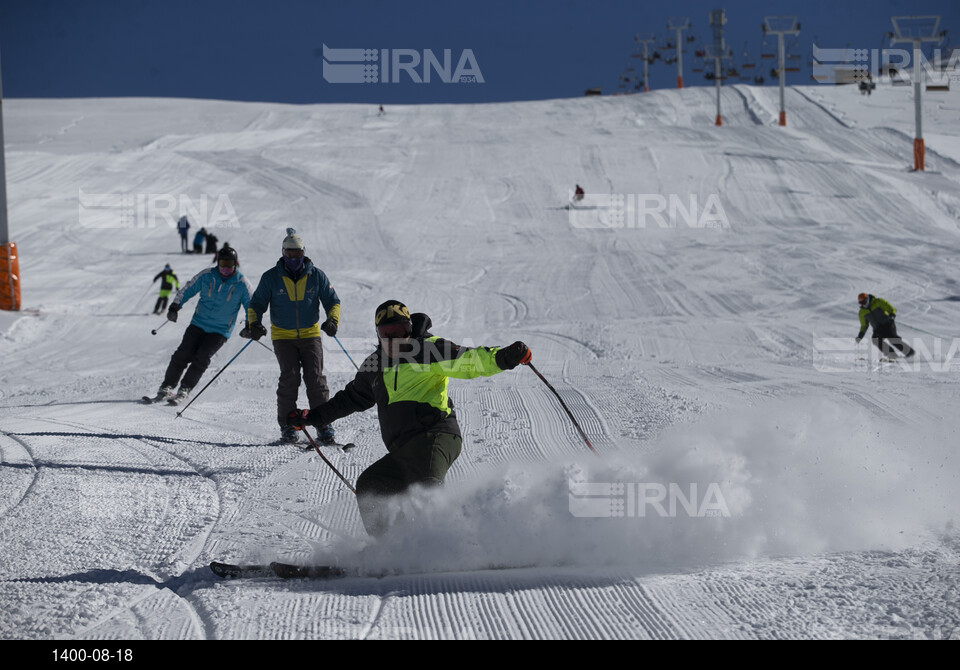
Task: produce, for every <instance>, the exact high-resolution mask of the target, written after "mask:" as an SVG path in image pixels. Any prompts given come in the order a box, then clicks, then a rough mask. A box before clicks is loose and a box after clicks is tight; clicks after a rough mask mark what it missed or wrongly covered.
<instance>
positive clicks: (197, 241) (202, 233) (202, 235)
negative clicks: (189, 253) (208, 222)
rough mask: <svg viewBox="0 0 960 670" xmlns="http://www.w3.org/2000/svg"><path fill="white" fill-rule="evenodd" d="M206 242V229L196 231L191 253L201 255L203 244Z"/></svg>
mask: <svg viewBox="0 0 960 670" xmlns="http://www.w3.org/2000/svg"><path fill="white" fill-rule="evenodd" d="M206 241H207V229H206V228H201V229H200V230H198V231H197V234H196V235H194V236H193V253H195V254H202V253H203V244H204V242H206Z"/></svg>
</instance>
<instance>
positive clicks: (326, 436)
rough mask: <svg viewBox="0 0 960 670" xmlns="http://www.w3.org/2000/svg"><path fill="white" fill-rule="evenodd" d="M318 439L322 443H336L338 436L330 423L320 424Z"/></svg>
mask: <svg viewBox="0 0 960 670" xmlns="http://www.w3.org/2000/svg"><path fill="white" fill-rule="evenodd" d="M317 440H319V441H320V443H321V444H335V443H336V441H337V438H336V435H334V432H333V426H331V425H330V424H329V423H328V424H326V425H325V426H320V427H319V428H318V429H317Z"/></svg>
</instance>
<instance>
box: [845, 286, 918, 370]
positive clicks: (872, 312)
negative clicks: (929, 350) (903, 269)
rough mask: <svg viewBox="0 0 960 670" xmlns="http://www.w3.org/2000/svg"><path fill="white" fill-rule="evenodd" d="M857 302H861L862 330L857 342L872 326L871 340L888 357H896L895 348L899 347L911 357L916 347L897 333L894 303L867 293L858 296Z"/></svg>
mask: <svg viewBox="0 0 960 670" xmlns="http://www.w3.org/2000/svg"><path fill="white" fill-rule="evenodd" d="M857 302H858V303H859V304H860V312H859V317H860V332H859V333H858V334H857V344H859V343H860V340H862V339H863V336H864V334H865V333H866V332H867V327H868V326H872V327H873V337H872V338H871V340H872V342H873V344H874V346H876V347H877V348H878V349H879V350H880V351H881V352H882V353H883V355H884V356H885V357H886V358H888V359H894V358H896V355H895V354H894V353H893V349H897V350H898V351H899V352H900V353H901V354H903V356H904V357H905V358H910V357H911V356H913V355H914V354H915V353H916V350H915V349H913V348H912V347H911V346H910V345H909V344H907V343H906V342H904V341H903V340H901V339H900V336H899V335H897V324H896V321H895V320H894V319H896V317H897V310H896V309H894V308H893V305H891V304H890V303H889V302H887V301H886V300H884V299H883V298H878V297H876V296H873V295H868V294H866V293H861V294H860V295H859V296H857Z"/></svg>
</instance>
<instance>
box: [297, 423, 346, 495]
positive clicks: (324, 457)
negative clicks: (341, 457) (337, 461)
mask: <svg viewBox="0 0 960 670" xmlns="http://www.w3.org/2000/svg"><path fill="white" fill-rule="evenodd" d="M300 430H302V431H303V434H304V435H306V436H307V439H308V440H310V444H312V445H313V448H314V449H315V450H316V452H317V455H319V456H320V458H322V459H323V462H324V463H326V464H327V465H329V466H330V469H331V470H333V473H334V474H335V475H336V476H337V477H339V478H340V481H341V482H343V483H344V484H346V485H347V488H348V489H350V492H351V493H353V495H357V490H356V489H355V488H353V486H351V485H350V482H348V481H347V479H346V477H344V476H343V475H341V474H340V471H339V470H337V469H336V468H335V467H333V463H331V462H330V461H329V460H328V459H327V457H326V456H324V455H323V452H322V451H320V447H319V446H317V443H316V442H314V440H313V438H312V437H310V433H308V432H307V427H306V426H304V427H303V428H301V429H300Z"/></svg>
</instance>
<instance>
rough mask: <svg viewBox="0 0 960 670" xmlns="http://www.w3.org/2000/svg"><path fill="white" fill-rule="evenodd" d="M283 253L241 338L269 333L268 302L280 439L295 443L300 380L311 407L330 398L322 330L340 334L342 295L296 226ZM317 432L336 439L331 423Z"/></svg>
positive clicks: (256, 297) (264, 279)
mask: <svg viewBox="0 0 960 670" xmlns="http://www.w3.org/2000/svg"><path fill="white" fill-rule="evenodd" d="M281 252H282V254H283V255H282V256H281V257H280V259H279V260H278V261H277V264H276V265H275V266H274V267H272V268H271V269H269V270H267V271H266V272H264V273H263V275H262V276H261V277H260V283H259V284H258V285H257V289H256V290H255V291H254V292H253V298H251V300H250V307H249V309H248V310H247V326H246V327H245V328H244V329H243V330H242V331H240V337H249V338H251V339H254V340H259V339H260V338H261V337H263V336H264V335H266V334H267V329H266V327H264V325H263V323H262V319H263V315H264V313H265V312H266V311H267V307H268V306H269V308H270V333H271V339H272V340H273V353H274V354H275V355H276V357H277V363H279V364H280V379H279V381H278V383H277V423H278V424H280V440H281V442H285V443H296V442H298V441H299V439H300V436H299V435H298V434H297V431H296V430H294V429H293V428H291V427H290V426H288V425H287V416H288V415H289V414H290V412H291V411H293V410H295V409H296V408H297V397H298V396H299V394H300V382H301V381H303V382H304V384H305V385H306V387H307V400H308V402H309V403H310V405H311V406H314V405H320V404H322V403H325V402H326V401H327V399H328V398H329V397H330V387H329V386H328V385H327V378H326V376H325V375H324V374H323V346H322V343H321V341H320V333H321V332H323V333H324V334H326V335H329V336H330V337H333V336H334V335H336V334H337V328H338V325H339V323H340V298H339V297H338V296H337V292H336V291H335V290H334V289H333V286H331V285H330V280H329V279H328V278H327V275H326V274H325V273H324V272H323V270H321V269H320V268H318V267H317V266H315V265H314V264H313V261H311V260H310V259H309V258H307V257H306V255H305V253H306V247H304V245H303V240H302V239H301V238H300V236H299V235H297V231H296V230H295V229H293V228H287V236H286V237H285V238H284V240H283V244H282V245H281ZM321 306H322V307H323V314H324V321H323V322H322V323H321V322H320V314H321V312H320V307H321ZM319 437H320V440H321V441H322V442H325V443H332V442H333V441H334V431H333V428H331V427H330V426H328V425H323V426H321V427H320V433H319Z"/></svg>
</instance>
